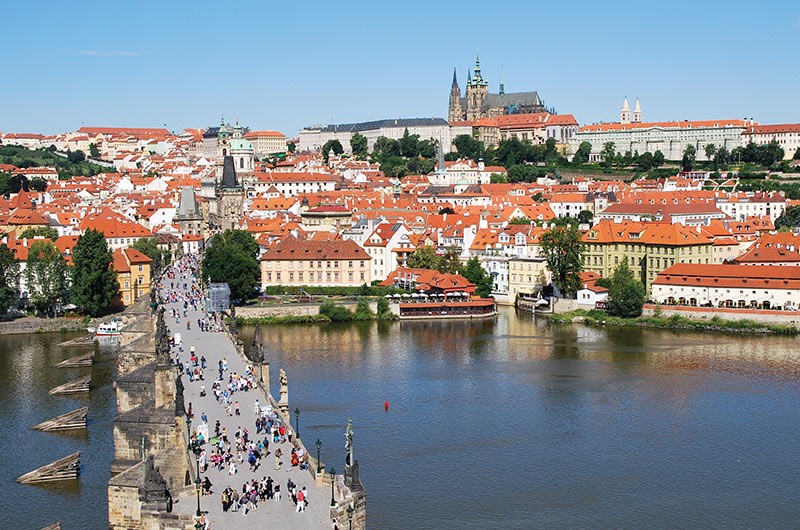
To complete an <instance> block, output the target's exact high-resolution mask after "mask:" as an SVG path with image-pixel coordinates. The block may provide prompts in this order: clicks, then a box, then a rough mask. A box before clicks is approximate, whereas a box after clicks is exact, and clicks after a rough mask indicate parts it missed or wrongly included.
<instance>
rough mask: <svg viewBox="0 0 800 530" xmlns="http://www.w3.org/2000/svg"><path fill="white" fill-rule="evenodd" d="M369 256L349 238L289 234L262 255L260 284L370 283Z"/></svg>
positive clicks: (353, 285) (350, 284)
mask: <svg viewBox="0 0 800 530" xmlns="http://www.w3.org/2000/svg"><path fill="white" fill-rule="evenodd" d="M371 281H372V277H371V275H370V257H369V254H367V253H366V252H365V251H364V249H363V248H361V247H360V246H358V243H356V242H355V241H352V240H336V241H301V240H299V239H297V238H295V237H292V236H289V237H287V238H286V239H284V240H283V241H281V242H280V243H278V244H277V245H275V246H274V247H272V248H270V249H268V250H267V251H266V252H265V253H264V254H263V255H262V256H261V287H262V289H263V288H265V287H267V286H269V285H295V286H300V285H315V286H329V287H357V286H359V285H363V284H365V283H366V284H367V285H369V284H370V282H371Z"/></svg>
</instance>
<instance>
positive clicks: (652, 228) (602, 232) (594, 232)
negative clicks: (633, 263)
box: [581, 221, 711, 246]
mask: <svg viewBox="0 0 800 530" xmlns="http://www.w3.org/2000/svg"><path fill="white" fill-rule="evenodd" d="M581 239H582V240H583V242H584V243H589V244H591V243H603V244H605V243H631V244H640V245H666V246H692V245H710V244H711V240H710V239H709V238H708V237H706V236H705V235H703V234H701V233H698V232H697V230H696V229H693V228H689V227H686V226H683V225H679V224H671V223H639V222H622V223H615V222H613V221H600V222H599V223H598V224H596V225H595V226H593V227H592V228H591V229H590V230H589V231H587V232H586V233H585V234H583V237H582V238H581Z"/></svg>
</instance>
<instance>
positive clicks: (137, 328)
mask: <svg viewBox="0 0 800 530" xmlns="http://www.w3.org/2000/svg"><path fill="white" fill-rule="evenodd" d="M178 274H180V273H178ZM162 280H163V282H164V287H166V286H167V283H168V280H166V278H164V277H162ZM191 282H192V280H191V279H190V278H189V276H188V275H187V278H186V283H188V284H190V285H191ZM183 284H184V281H181V282H180V286H181V287H182V286H183ZM165 294H166V291H163V292H161V293H159V295H158V297H154V299H153V300H152V301H151V304H147V302H148V300H139V301H138V302H137V303H136V304H134V305H133V306H131V307H130V308H128V310H126V315H125V318H126V326H125V328H124V330H123V332H122V337H121V344H122V347H121V349H120V353H119V355H118V358H117V368H118V374H119V376H118V378H117V380H116V381H115V383H114V388H115V392H116V396H117V410H118V415H117V417H116V418H115V420H114V449H115V451H114V461H113V462H112V473H114V474H115V476H114V477H113V478H112V479H111V480H110V481H109V483H108V512H109V527H110V528H111V529H120V530H122V529H125V530H139V529H145V528H147V529H149V528H164V529H175V530H177V529H185V530H189V529H190V528H196V526H195V525H196V524H197V523H198V521H202V522H205V521H207V522H208V524H209V525H210V527H212V528H214V529H225V528H237V529H244V530H246V529H248V528H263V527H265V526H278V527H284V528H296V529H303V528H309V529H319V528H324V529H328V528H331V524H332V521H333V519H334V518H335V519H337V521H338V524H339V527H340V528H348V524H349V523H352V528H354V529H357V530H361V529H363V528H366V493H365V490H364V488H363V485H362V484H361V482H360V480H359V479H358V473H357V462H356V461H354V462H353V464H354V465H352V466H351V465H347V466H342V467H344V468H345V475H340V476H336V475H331V474H330V473H327V472H326V468H325V466H324V464H323V463H322V462H317V461H316V459H315V458H314V455H313V454H312V453H311V452H309V451H308V448H306V447H305V446H304V444H303V442H302V439H301V438H300V437H299V436H297V435H296V433H295V429H293V428H292V424H291V417H290V410H291V409H290V406H289V402H288V381H287V379H288V377H287V376H286V375H285V373H283V370H281V372H282V374H281V378H280V379H281V380H280V382H281V385H280V395H281V399H280V401H276V400H275V398H274V397H273V396H272V395H271V394H270V393H269V390H268V389H269V378H270V365H269V359H268V357H269V356H268V354H267V352H266V350H265V348H264V345H263V343H262V342H260V341H259V342H257V343H256V342H254V344H253V347H252V348H251V349H250V351H249V352H248V353H247V355H245V350H244V347H243V344H242V343H241V341H239V340H238V336H237V335H236V329H235V326H233V328H234V329H233V330H231V329H228V328H227V327H226V326H225V325H224V324H223V325H222V326H221V328H220V329H219V331H200V329H198V325H197V319H198V318H205V316H206V314H205V312H204V311H203V310H202V309H201V308H199V307H198V310H197V311H192V310H191V308H190V309H188V311H187V316H186V317H184V316H183V305H182V302H181V303H170V302H165V303H163V304H162V303H158V302H160V301H161V300H162V298H161V297H162V296H163V295H165ZM201 305H202V304H201ZM166 309H171V310H177V315H178V318H177V320H178V321H177V322H176V319H175V318H174V317H172V316H168V313H167V312H166ZM187 318H188V320H189V322H190V327H189V329H186V321H187ZM170 328H172V329H170ZM176 333H179V334H180V344H178V341H177V340H175V339H176ZM259 334H260V330H259V332H258V333H257V337H256V338H257V339H258V335H259ZM192 346H194V347H195V349H196V352H197V356H198V357H200V356H201V355H202V356H203V357H205V360H206V363H207V364H206V370H205V372H204V377H203V380H202V381H201V380H199V376H198V378H197V379H195V377H194V374H192V377H191V378H189V377H187V376H186V373H185V369H184V367H180V368H179V367H178V366H177V365H176V364H175V363H174V360H175V357H180V359H181V361H182V363H183V362H186V361H187V360H188V359H189V350H190V348H191V347H192ZM223 359H224V360H225V362H226V363H227V367H228V370H227V371H226V372H225V373H224V374H223V380H222V382H223V384H226V383H227V382H228V378H229V376H230V374H232V373H236V374H238V375H240V376H241V375H244V374H247V373H249V374H251V375H252V377H253V378H254V379H255V387H254V388H253V389H252V390H250V391H241V390H240V391H238V392H235V393H234V394H233V395H232V401H234V400H235V401H238V402H239V405H240V411H239V412H237V413H235V414H234V412H233V410H232V407H231V411H230V415H228V411H227V410H226V407H225V405H224V404H221V403H219V402H218V401H217V399H215V397H214V395H213V392H212V391H211V390H212V384H213V381H214V380H216V379H217V377H218V375H219V371H218V366H219V362H220V361H222V360H223ZM194 368H195V367H194V366H192V367H191V369H192V370H194ZM178 374H180V375H178ZM256 399H258V401H259V404H260V407H261V408H260V409H259V411H258V412H259V415H261V414H263V413H264V411H275V412H276V413H277V416H278V418H279V422H280V423H281V424H282V425H283V426H284V427H285V428H286V430H287V433H286V434H287V440H286V442H285V443H278V444H275V443H274V442H272V440H271V439H270V443H269V447H268V451H269V452H266V454H264V455H263V456H262V458H261V463H260V466H259V467H258V469H257V470H255V471H251V469H249V467H248V462H247V460H245V461H244V462H243V463H238V462H237V463H236V464H237V466H238V471H237V472H236V474H235V475H229V474H228V472H227V466H226V467H225V471H219V470H217V469H214V467H213V466H212V465H210V464H209V466H208V469H207V470H206V471H205V472H203V471H200V470H199V467H200V466H199V459H198V457H199V456H200V455H201V454H202V453H201V452H202V451H206V457H207V456H208V455H209V454H210V453H211V449H210V444H209V443H207V442H208V438H210V437H213V436H214V435H213V431H214V424H215V421H216V420H220V422H221V425H222V426H223V427H224V428H225V429H226V431H227V435H228V437H229V439H230V440H231V441H233V440H232V439H233V434H234V432H235V431H236V430H237V429H238V428H239V427H240V426H241V427H244V428H247V429H248V431H249V432H250V438H249V439H250V440H254V439H256V440H260V439H262V437H263V436H264V434H256V428H255V426H254V422H255V417H256V414H255V412H256V411H255V410H254V408H255V407H254V401H255V400H256ZM204 414H205V415H206V416H207V417H208V420H207V422H203V421H202V415H204ZM198 435H203V438H204V441H205V442H206V443H205V444H204V445H202V446H198V444H197V443H196V440H197V436H198ZM234 445H235V442H234ZM292 447H295V448H296V449H299V450H301V451H303V452H304V453H305V454H306V455H308V467H307V469H306V470H302V469H301V468H300V467H299V466H292V465H291V463H290V449H291V448H292ZM278 448H280V449H281V450H282V452H283V456H282V457H281V459H280V460H281V465H280V466H278V465H277V462H276V458H275V452H276V449H278ZM198 471H200V472H199V473H198ZM267 476H270V477H271V478H272V479H273V481H274V482H275V483H276V484H280V485H281V488H282V490H283V491H282V495H283V499H282V500H280V501H275V500H266V501H263V502H261V503H259V505H258V509H257V510H254V511H252V512H251V513H250V514H248V516H247V517H242V514H240V513H232V512H228V513H223V511H222V504H221V502H220V498H221V497H220V496H221V493H222V491H223V489H224V488H225V487H226V486H227V485H230V486H231V487H232V488H233V489H238V491H239V492H241V486H242V484H243V483H244V482H245V481H250V480H252V479H256V480H258V481H261V480H263V479H265V478H266V477H267ZM206 477H208V478H209V479H210V480H211V483H212V485H213V486H212V494H211V495H200V484H201V482H200V480H202V479H204V478H206ZM290 479H291V481H292V482H294V483H295V484H297V485H298V488H300V487H305V488H306V491H307V493H308V496H309V504H308V506H307V507H306V510H305V512H304V513H297V512H296V511H295V506H294V504H292V502H291V501H290V500H288V492H287V491H286V490H285V488H286V483H287V481H288V480H290ZM331 496H333V498H331ZM265 503H266V505H265ZM348 509H349V511H348Z"/></svg>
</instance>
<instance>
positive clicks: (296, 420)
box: [294, 407, 300, 438]
mask: <svg viewBox="0 0 800 530" xmlns="http://www.w3.org/2000/svg"><path fill="white" fill-rule="evenodd" d="M294 434H295V436H296V437H297V438H300V409H299V408H297V407H295V408H294Z"/></svg>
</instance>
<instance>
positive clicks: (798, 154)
mask: <svg viewBox="0 0 800 530" xmlns="http://www.w3.org/2000/svg"><path fill="white" fill-rule="evenodd" d="M792 160H800V147H798V148H797V149H795V150H794V155H793V156H792Z"/></svg>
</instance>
